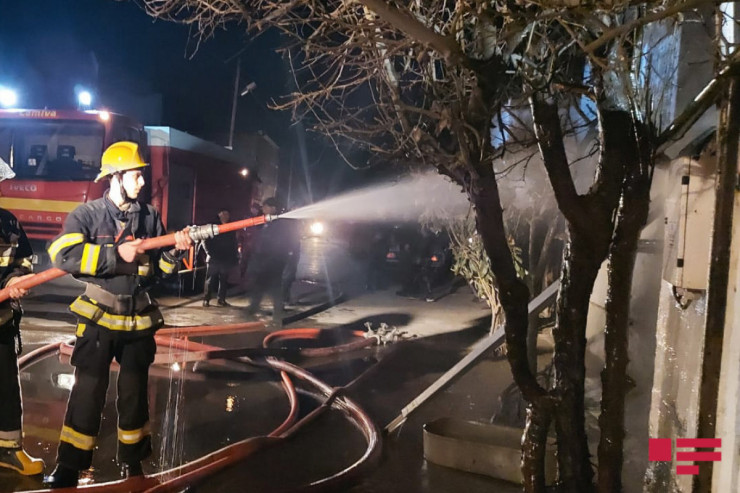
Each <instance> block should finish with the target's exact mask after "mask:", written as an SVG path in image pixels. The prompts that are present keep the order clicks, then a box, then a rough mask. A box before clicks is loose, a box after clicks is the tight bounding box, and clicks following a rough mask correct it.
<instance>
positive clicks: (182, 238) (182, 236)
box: [175, 228, 193, 250]
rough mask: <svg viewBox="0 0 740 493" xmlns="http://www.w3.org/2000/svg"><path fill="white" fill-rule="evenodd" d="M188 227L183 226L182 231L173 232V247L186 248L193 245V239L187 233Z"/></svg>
mask: <svg viewBox="0 0 740 493" xmlns="http://www.w3.org/2000/svg"><path fill="white" fill-rule="evenodd" d="M188 229H189V228H185V229H183V230H182V231H178V232H177V233H175V248H176V249H178V250H188V249H190V247H191V246H193V240H192V239H191V238H190V234H189V233H188Z"/></svg>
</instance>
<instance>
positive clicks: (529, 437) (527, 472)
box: [468, 169, 553, 493]
mask: <svg viewBox="0 0 740 493" xmlns="http://www.w3.org/2000/svg"><path fill="white" fill-rule="evenodd" d="M468 194H469V196H470V201H471V203H472V204H473V205H474V206H475V213H476V223H477V229H478V233H479V234H480V235H481V239H482V240H483V246H484V247H485V249H486V253H487V254H488V257H489V258H490V260H491V269H492V270H493V274H494V277H495V279H496V286H497V289H498V292H499V299H500V301H501V306H502V308H503V310H504V314H505V317H506V325H505V328H506V346H507V350H508V352H507V357H508V360H509V365H510V366H511V372H512V374H513V376H514V381H515V382H516V384H517V386H518V387H519V389H520V390H521V392H522V395H523V397H524V399H525V400H526V401H527V402H528V403H529V408H528V413H527V428H526V433H525V436H526V439H525V440H524V444H523V447H522V474H523V476H524V487H525V488H524V489H525V491H526V492H530V493H535V492H537V493H540V492H543V493H544V491H545V463H544V458H545V450H546V445H547V431H548V428H549V424H550V421H551V416H552V410H553V406H552V404H553V403H552V400H551V398H550V397H549V396H548V394H547V392H546V391H545V389H543V388H542V387H541V386H540V385H539V384H538V383H537V380H536V378H535V375H534V373H532V371H531V370H530V368H529V364H528V360H527V326H528V310H527V304H528V302H529V290H528V289H527V286H526V284H525V283H524V282H523V281H522V280H521V279H519V278H518V277H517V274H516V269H515V268H514V260H513V258H512V256H511V251H510V250H509V242H508V241H507V238H506V231H505V229H504V221H503V210H502V208H501V201H500V198H499V194H498V185H497V183H496V179H495V176H494V174H493V170H492V169H491V171H490V173H489V174H486V175H485V176H477V177H474V178H472V179H471V182H470V185H469V187H468Z"/></svg>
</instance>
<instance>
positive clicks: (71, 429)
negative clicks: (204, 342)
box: [57, 319, 157, 470]
mask: <svg viewBox="0 0 740 493" xmlns="http://www.w3.org/2000/svg"><path fill="white" fill-rule="evenodd" d="M156 350H157V348H156V343H155V342H154V334H153V333H152V332H151V331H147V332H146V333H144V334H136V333H131V332H124V331H116V330H109V329H107V328H105V327H101V326H99V325H96V324H94V323H92V322H90V321H89V320H85V319H80V320H79V323H78V325H77V341H76V343H75V348H74V352H73V353H72V361H71V363H72V365H73V366H74V367H75V383H74V386H73V388H72V392H71V393H70V395H69V402H68V403H67V414H66V416H65V417H64V426H63V428H62V434H61V437H60V441H59V450H58V455H57V462H58V463H59V464H62V465H64V466H67V467H70V468H73V469H77V470H83V469H87V468H89V467H90V465H91V463H92V456H93V449H94V448H95V442H96V438H97V435H98V431H99V429H100V421H101V415H102V412H103V407H104V405H105V400H106V393H107V390H108V381H109V376H110V363H111V361H112V360H113V358H115V359H116V361H117V362H118V364H119V365H120V368H119V371H118V398H117V399H116V407H117V409H118V461H119V462H125V463H135V462H139V461H141V460H143V459H145V458H146V457H148V456H149V454H151V451H152V444H151V436H150V432H149V406H148V402H147V384H148V380H149V365H151V363H152V361H154V354H155V353H156Z"/></svg>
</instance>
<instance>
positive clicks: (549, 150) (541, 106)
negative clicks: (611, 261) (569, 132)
mask: <svg viewBox="0 0 740 493" xmlns="http://www.w3.org/2000/svg"><path fill="white" fill-rule="evenodd" d="M530 104H531V107H532V117H533V119H534V132H535V135H536V136H537V145H538V146H539V148H540V154H541V155H542V161H543V162H544V164H545V169H546V170H547V175H548V177H549V178H550V183H551V184H552V189H553V191H554V192H555V200H557V202H558V207H559V208H560V210H561V211H563V215H564V216H565V218H566V219H567V220H568V222H570V223H571V224H573V225H575V226H579V225H581V226H585V213H584V212H585V211H584V210H583V205H582V200H581V197H580V196H579V195H578V192H576V186H575V184H574V183H573V177H572V176H571V174H570V168H569V167H568V157H567V156H566V154H565V146H564V145H563V132H562V129H561V128H560V117H559V115H558V107H557V104H556V103H555V102H549V101H545V100H544V99H543V98H542V96H541V95H534V96H532V97H531V98H530Z"/></svg>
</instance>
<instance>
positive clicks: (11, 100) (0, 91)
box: [0, 86, 18, 108]
mask: <svg viewBox="0 0 740 493" xmlns="http://www.w3.org/2000/svg"><path fill="white" fill-rule="evenodd" d="M16 104H18V94H17V93H16V92H15V91H14V90H12V89H9V88H7V87H2V86H0V106H2V107H3V108H12V107H13V106H15V105H16Z"/></svg>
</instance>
